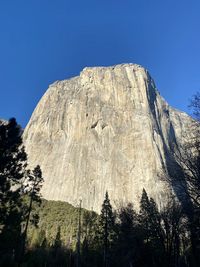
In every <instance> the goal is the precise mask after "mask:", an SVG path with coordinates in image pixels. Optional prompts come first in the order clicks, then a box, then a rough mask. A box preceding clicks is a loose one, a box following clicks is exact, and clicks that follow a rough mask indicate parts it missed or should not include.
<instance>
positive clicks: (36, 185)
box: [19, 165, 43, 261]
mask: <svg viewBox="0 0 200 267" xmlns="http://www.w3.org/2000/svg"><path fill="white" fill-rule="evenodd" d="M24 183H25V185H24V188H23V190H24V193H25V194H26V195H27V196H28V200H29V204H28V206H27V209H26V212H25V213H24V221H25V226H24V229H23V233H22V242H21V243H22V244H21V251H20V256H19V261H22V259H23V256H24V253H25V245H26V238H27V231H28V226H29V223H30V222H32V223H34V224H37V222H38V218H37V216H36V217H35V216H34V217H33V218H31V212H32V209H33V204H34V203H39V204H40V202H41V195H40V189H41V187H42V183H43V177H42V171H41V169H40V166H39V165H37V166H36V167H35V168H34V169H33V171H30V170H28V171H27V174H26V179H25V181H24ZM36 218H37V219H36ZM31 219H32V220H31ZM35 219H36V220H35Z"/></svg>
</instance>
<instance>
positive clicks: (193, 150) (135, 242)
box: [0, 93, 200, 267]
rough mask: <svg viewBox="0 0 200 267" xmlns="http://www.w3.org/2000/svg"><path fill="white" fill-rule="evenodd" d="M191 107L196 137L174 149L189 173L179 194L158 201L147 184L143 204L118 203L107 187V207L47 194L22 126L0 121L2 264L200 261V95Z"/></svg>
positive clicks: (85, 266) (170, 264)
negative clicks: (51, 198)
mask: <svg viewBox="0 0 200 267" xmlns="http://www.w3.org/2000/svg"><path fill="white" fill-rule="evenodd" d="M191 108H192V110H193V114H194V116H195V120H194V126H193V127H194V129H192V130H193V132H194V133H195V134H194V139H193V140H188V143H187V144H186V145H185V147H183V148H182V149H181V150H180V151H179V152H174V153H175V156H176V158H177V162H179V164H180V166H181V168H182V169H183V170H184V174H180V175H177V176H176V177H166V179H169V180H170V181H171V179H176V182H177V184H178V185H179V187H180V191H181V193H182V194H181V195H182V196H183V197H182V199H181V200H180V195H179V196H176V195H173V194H172V195H171V196H169V199H168V201H167V202H166V203H165V205H164V206H163V207H162V208H160V207H158V205H157V204H156V202H155V201H154V199H152V198H151V197H149V196H148V194H147V192H146V191H145V188H144V189H143V192H142V195H141V199H140V208H139V210H135V208H134V205H133V204H132V203H127V204H126V205H121V206H119V207H118V208H117V209H113V207H112V205H111V202H110V199H109V194H108V192H106V194H105V198H104V201H103V203H102V207H101V213H100V214H99V215H98V214H96V213H95V212H92V211H87V210H85V209H82V208H81V203H80V205H79V207H76V208H75V207H73V206H72V205H70V204H68V203H64V202H59V201H58V202H57V201H47V200H44V199H42V198H41V194H40V190H41V187H42V183H43V177H42V170H41V168H40V166H35V168H34V169H32V170H30V169H28V164H27V154H26V152H25V148H24V146H23V140H22V130H21V128H20V126H19V125H18V124H17V122H16V120H15V119H10V120H9V121H8V122H2V123H1V124H0V266H2V267H12V266H18V267H19V266H21V267H28V266H41V267H42V266H44V267H45V266H52V267H54V266H60V267H61V266H63V267H64V266H69V267H73V266H77V267H79V266H82V267H90V266H91V267H95V266H96V267H101V266H102V267H114V266H116V267H118V266H121V267H135V266H137V267H140V266H141V267H143V266H144V267H147V266H148V267H151V266H152V267H157V266H163V267H165V266H166V267H182V266H183V267H186V266H191V267H193V266H194V267H198V266H200V139H199V119H200V94H199V93H197V94H196V95H195V96H194V97H193V99H192V101H191Z"/></svg>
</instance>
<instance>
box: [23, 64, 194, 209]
mask: <svg viewBox="0 0 200 267" xmlns="http://www.w3.org/2000/svg"><path fill="white" fill-rule="evenodd" d="M191 121H192V120H191V118H190V117H189V116H188V115H186V114H185V113H183V112H179V111H177V110H175V109H173V108H171V107H170V106H169V105H168V104H167V103H166V102H165V101H164V99H163V98H162V97H161V96H160V95H159V93H158V91H157V89H156V87H155V85H154V82H153V80H152V78H151V77H150V75H149V74H148V72H147V71H146V70H145V69H144V68H142V67H141V66H139V65H135V64H121V65H116V66H113V67H93V68H85V69H83V71H82V72H81V73H80V76H78V77H75V78H72V79H69V80H64V81H57V82H55V83H54V84H52V85H50V87H49V89H48V90H47V92H46V93H45V94H44V96H43V97H42V99H41V101H40V102H39V104H38V105H37V107H36V109H35V111H34V113H33V115H32V117H31V119H30V122H29V123H28V125H27V127H26V129H25V132H24V140H25V146H26V150H27V153H28V156H29V163H30V165H31V166H35V165H36V164H39V165H40V166H41V168H42V171H43V176H44V179H45V182H44V185H43V188H42V194H43V197H44V198H46V199H51V200H63V201H68V202H69V203H71V204H73V205H75V206H76V205H77V204H78V202H79V199H82V203H83V207H85V208H87V209H93V210H95V211H100V209H101V204H102V201H103V199H104V195H105V192H106V190H107V191H108V193H109V197H110V199H111V201H112V204H114V205H115V206H117V205H118V204H119V203H120V202H127V201H133V202H134V204H135V207H136V208H137V207H138V204H139V200H140V197H141V192H142V189H143V188H145V189H146V191H147V193H148V194H149V195H150V196H151V197H153V198H154V199H155V200H156V201H157V203H162V202H163V201H164V200H165V198H166V197H167V194H168V193H169V192H170V191H171V190H173V188H172V186H171V185H170V184H169V183H167V182H166V181H165V180H163V179H161V177H162V176H163V175H165V174H168V173H169V171H170V170H175V168H176V166H175V165H176V162H175V160H174V158H173V155H172V152H171V148H172V146H173V145H174V144H175V145H176V146H179V145H180V144H182V143H183V142H184V140H183V136H184V135H185V133H187V132H188V129H189V127H190V124H191Z"/></svg>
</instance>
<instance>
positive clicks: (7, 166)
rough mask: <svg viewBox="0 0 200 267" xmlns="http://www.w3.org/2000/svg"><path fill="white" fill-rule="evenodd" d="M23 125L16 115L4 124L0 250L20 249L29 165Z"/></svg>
mask: <svg viewBox="0 0 200 267" xmlns="http://www.w3.org/2000/svg"><path fill="white" fill-rule="evenodd" d="M26 159H27V156H26V153H25V150H24V146H23V144H22V138H21V128H20V126H19V125H18V124H17V122H16V120H15V119H14V118H12V119H10V120H9V121H8V122H3V123H2V122H1V124H0V244H1V245H0V253H12V254H13V252H14V254H15V252H16V248H17V246H18V242H19V240H20V232H21V225H20V224H21V220H22V199H21V188H22V186H21V182H22V178H23V176H24V172H25V168H26V165H27V163H26Z"/></svg>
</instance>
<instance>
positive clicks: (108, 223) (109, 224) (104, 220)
mask: <svg viewBox="0 0 200 267" xmlns="http://www.w3.org/2000/svg"><path fill="white" fill-rule="evenodd" d="M99 226H100V229H99V230H100V239H101V241H102V244H103V250H104V257H103V264H104V267H108V262H109V250H110V246H111V244H112V242H113V239H114V226H115V219H114V214H113V211H112V206H111V204H110V199H109V197H108V192H107V191H106V194H105V199H104V201H103V204H102V209H101V214H100V220H99Z"/></svg>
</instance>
